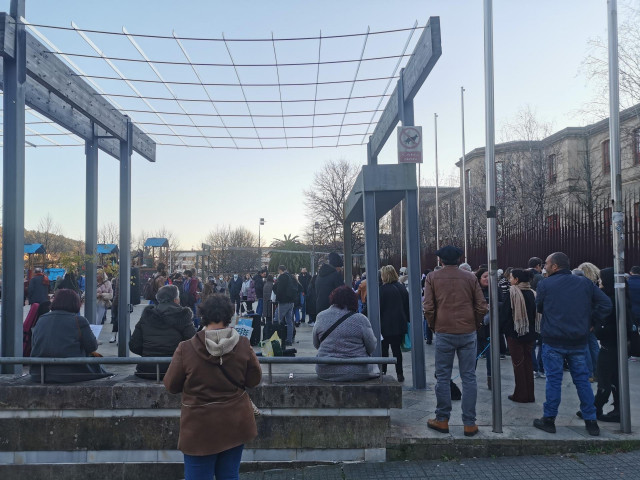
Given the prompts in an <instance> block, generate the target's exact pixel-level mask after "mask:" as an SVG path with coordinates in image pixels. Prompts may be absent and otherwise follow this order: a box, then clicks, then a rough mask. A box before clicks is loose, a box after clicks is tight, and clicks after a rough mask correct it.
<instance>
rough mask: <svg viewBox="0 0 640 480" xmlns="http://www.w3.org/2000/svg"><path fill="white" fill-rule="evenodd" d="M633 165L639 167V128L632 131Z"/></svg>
mask: <svg viewBox="0 0 640 480" xmlns="http://www.w3.org/2000/svg"><path fill="white" fill-rule="evenodd" d="M633 164H634V165H640V128H636V129H635V130H634V131H633Z"/></svg>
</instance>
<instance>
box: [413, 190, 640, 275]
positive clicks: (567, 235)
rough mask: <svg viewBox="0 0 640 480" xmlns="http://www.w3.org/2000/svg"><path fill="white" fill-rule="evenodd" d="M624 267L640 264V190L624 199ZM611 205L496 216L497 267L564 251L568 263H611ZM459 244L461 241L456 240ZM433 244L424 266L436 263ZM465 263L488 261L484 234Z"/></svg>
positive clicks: (603, 203)
mask: <svg viewBox="0 0 640 480" xmlns="http://www.w3.org/2000/svg"><path fill="white" fill-rule="evenodd" d="M623 211H624V216H625V219H624V232H621V233H622V234H623V236H624V242H625V270H626V271H629V269H630V268H631V267H632V266H634V265H640V194H639V193H638V192H633V193H628V194H627V195H626V196H625V198H624V200H623ZM611 215H612V214H611V203H610V202H609V199H608V198H605V199H602V200H601V201H599V202H594V204H593V206H591V207H590V208H589V207H588V206H586V205H569V206H560V207H557V208H554V209H549V210H547V211H546V212H545V213H544V215H542V216H540V218H537V219H532V218H523V219H520V220H517V219H516V220H514V219H504V218H503V219H500V217H498V218H499V224H498V266H499V267H500V268H506V267H526V266H527V262H528V260H529V258H531V257H540V258H542V259H543V260H544V259H545V257H546V256H547V255H549V254H550V253H553V252H558V251H560V252H564V253H566V254H567V255H568V256H569V258H570V259H571V266H572V267H576V266H578V265H579V264H580V263H582V262H591V263H593V264H595V265H597V266H598V267H600V268H605V267H610V266H612V265H613V244H612V241H613V240H612V231H611V228H612V227H611V225H612V217H611ZM459 243H461V242H459ZM458 246H461V245H458ZM434 251H435V246H430V247H427V248H425V249H424V250H423V255H422V265H423V268H431V269H432V268H433V267H434V266H435V265H436V257H435V255H434V253H433V252H434ZM467 261H468V263H469V264H471V265H472V267H473V268H476V267H478V265H481V264H486V263H487V244H486V238H482V237H477V238H472V239H471V240H470V242H469V250H468V257H467Z"/></svg>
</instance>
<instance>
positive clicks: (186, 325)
mask: <svg viewBox="0 0 640 480" xmlns="http://www.w3.org/2000/svg"><path fill="white" fill-rule="evenodd" d="M156 300H157V301H158V304H157V305H149V306H148V307H146V308H145V309H144V311H143V312H142V316H141V317H140V320H139V321H138V323H137V324H136V328H135V330H134V331H133V334H132V335H131V340H129V350H131V351H132V352H133V353H135V354H137V355H140V356H141V357H172V356H173V353H174V352H175V351H176V348H177V347H178V344H179V343H180V342H182V341H184V340H189V339H190V338H191V337H193V336H194V335H195V334H196V329H195V327H194V325H193V312H192V310H191V308H189V307H181V306H180V291H179V290H178V287H176V286H175V285H165V286H164V287H162V288H160V290H158V293H156ZM167 368H168V364H163V365H160V374H161V378H162V377H163V376H164V373H165V372H166V371H167ZM136 375H137V376H138V377H141V378H149V379H155V378H156V375H157V374H156V365H153V364H146V365H145V364H140V365H138V366H137V368H136Z"/></svg>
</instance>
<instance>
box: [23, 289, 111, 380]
mask: <svg viewBox="0 0 640 480" xmlns="http://www.w3.org/2000/svg"><path fill="white" fill-rule="evenodd" d="M79 312H80V297H79V296H78V294H77V293H76V292H74V291H73V290H70V289H66V288H63V289H60V290H58V291H57V292H56V294H55V296H54V297H53V301H52V302H51V311H50V312H49V313H46V314H44V315H42V317H40V318H39V319H38V323H37V324H36V326H35V328H34V329H33V338H32V348H31V356H32V357H44V358H46V357H53V358H74V357H90V356H92V353H93V352H95V351H96V350H97V348H98V341H97V340H96V337H95V335H94V334H93V332H92V331H91V328H90V327H89V322H88V321H87V319H86V318H84V317H82V316H80V314H79ZM40 372H41V370H40V366H38V365H34V366H33V367H32V368H31V369H30V372H29V373H30V374H31V379H32V380H34V381H36V382H40V380H41V379H40ZM110 375H111V374H110V373H107V372H105V371H104V370H102V367H100V365H96V364H85V365H45V367H44V376H45V378H44V381H45V383H73V382H83V381H85V380H95V379H98V378H103V377H108V376H110Z"/></svg>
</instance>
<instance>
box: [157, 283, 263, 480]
mask: <svg viewBox="0 0 640 480" xmlns="http://www.w3.org/2000/svg"><path fill="white" fill-rule="evenodd" d="M233 312H234V308H233V305H232V303H231V301H230V300H229V297H227V296H226V295H221V294H215V295H212V296H211V297H209V298H208V299H207V300H206V301H205V302H204V303H203V304H201V305H200V315H201V317H202V318H201V323H202V325H203V327H204V329H203V330H202V331H200V332H198V333H197V334H196V335H195V336H194V337H193V338H192V339H191V340H187V341H184V342H182V343H180V345H178V348H177V349H176V352H175V353H174V355H173V359H172V360H171V364H170V365H169V369H168V370H167V373H166V375H165V377H164V385H165V387H166V388H167V390H169V392H171V393H179V392H182V412H181V415H180V438H179V439H178V449H179V450H181V451H182V453H184V470H185V480H195V479H198V480H200V479H207V480H211V479H212V478H213V476H214V474H215V477H216V478H220V479H222V478H225V479H226V478H238V476H239V472H240V459H241V457H242V449H243V447H244V444H245V443H246V442H249V441H251V440H253V439H254V438H255V437H256V436H257V435H258V431H257V427H256V421H255V418H254V413H253V407H252V405H251V400H250V399H249V395H247V393H246V392H245V387H253V386H255V385H257V384H258V383H260V380H261V378H262V371H261V369H260V364H259V363H258V358H257V357H256V355H255V353H254V352H253V349H252V348H251V346H250V345H249V340H248V339H247V338H245V337H241V336H240V335H239V334H238V332H236V331H235V330H234V329H233V328H230V327H229V324H230V323H231V317H232V316H233Z"/></svg>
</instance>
